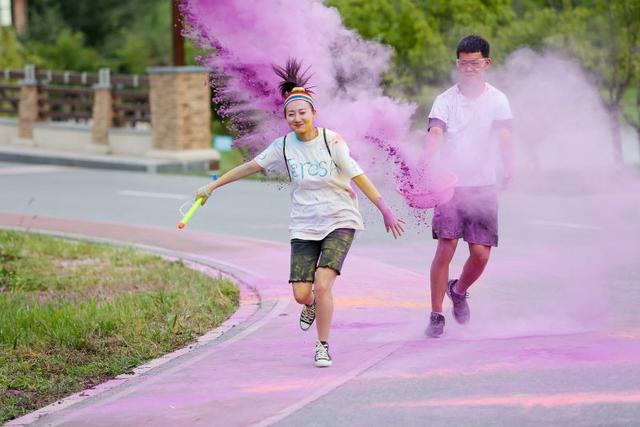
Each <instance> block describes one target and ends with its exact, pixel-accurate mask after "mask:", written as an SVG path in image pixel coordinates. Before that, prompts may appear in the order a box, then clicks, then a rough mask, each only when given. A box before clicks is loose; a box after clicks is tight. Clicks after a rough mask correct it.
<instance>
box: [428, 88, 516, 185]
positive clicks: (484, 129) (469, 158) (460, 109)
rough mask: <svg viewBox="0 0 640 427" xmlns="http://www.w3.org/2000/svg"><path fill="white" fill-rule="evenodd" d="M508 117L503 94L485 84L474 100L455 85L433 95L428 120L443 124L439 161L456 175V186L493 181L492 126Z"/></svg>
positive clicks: (506, 101) (493, 139)
mask: <svg viewBox="0 0 640 427" xmlns="http://www.w3.org/2000/svg"><path fill="white" fill-rule="evenodd" d="M512 118H513V114H512V113H511V107H510V106H509V100H508V99H507V97H506V95H505V94H504V93H502V92H501V91H499V90H498V89H496V88H495V87H493V86H491V85H490V84H488V83H485V90H484V92H482V94H481V95H480V96H478V97H477V98H475V99H470V98H467V97H466V96H464V95H463V94H462V92H461V91H460V89H459V87H458V85H455V86H453V87H451V88H449V89H447V90H446V91H445V92H443V93H441V94H440V95H439V96H438V97H437V98H436V100H435V101H434V103H433V106H432V107H431V112H430V113H429V119H430V123H432V119H437V120H440V121H441V122H443V123H444V125H445V129H444V144H443V145H442V149H441V160H442V161H443V166H444V167H445V168H447V169H449V170H450V171H451V172H453V173H455V174H456V176H457V177H458V182H457V184H456V186H458V187H471V186H485V185H494V184H495V183H496V181H497V177H496V148H497V138H496V134H495V132H494V130H495V125H496V122H498V123H500V121H508V120H510V119H512ZM430 126H431V124H430Z"/></svg>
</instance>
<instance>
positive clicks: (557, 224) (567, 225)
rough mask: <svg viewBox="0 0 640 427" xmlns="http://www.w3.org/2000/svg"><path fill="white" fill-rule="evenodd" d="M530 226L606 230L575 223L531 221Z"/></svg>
mask: <svg viewBox="0 0 640 427" xmlns="http://www.w3.org/2000/svg"><path fill="white" fill-rule="evenodd" d="M529 224H533V225H548V226H550V227H563V228H573V229H576V230H595V231H600V230H604V228H603V227H598V226H595V225H588V224H575V223H572V222H556V221H541V220H530V221H529Z"/></svg>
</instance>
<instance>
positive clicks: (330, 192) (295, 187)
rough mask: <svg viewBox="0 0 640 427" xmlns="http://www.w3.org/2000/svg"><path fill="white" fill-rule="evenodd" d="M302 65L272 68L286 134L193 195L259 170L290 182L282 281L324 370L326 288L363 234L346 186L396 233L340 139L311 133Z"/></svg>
mask: <svg viewBox="0 0 640 427" xmlns="http://www.w3.org/2000/svg"><path fill="white" fill-rule="evenodd" d="M300 67H301V64H300V63H299V62H298V61H296V60H289V61H287V64H286V66H285V67H278V66H274V71H275V72H276V74H277V75H278V76H279V77H280V78H281V79H282V81H281V83H280V85H279V89H280V93H281V95H282V97H283V99H284V118H285V120H286V121H287V124H288V125H289V128H290V129H291V132H289V133H288V134H287V135H285V136H282V137H280V138H277V139H276V140H275V141H273V142H272V143H271V145H269V146H268V147H267V148H266V149H265V150H264V151H263V152H262V153H261V154H259V155H258V156H257V157H255V158H254V159H253V160H251V161H249V162H247V163H244V164H242V165H240V166H237V167H235V168H233V169H232V170H230V171H229V172H227V173H225V174H224V175H222V176H221V177H220V178H219V179H218V180H216V181H214V182H210V183H209V184H207V185H205V186H203V187H201V188H200V189H199V190H198V192H197V194H196V197H204V198H205V201H206V200H207V199H208V198H209V197H210V196H211V194H212V193H213V192H214V191H215V190H216V189H217V188H219V187H222V186H223V185H226V184H229V183H231V182H233V181H237V180H239V179H241V178H244V177H247V176H249V175H252V174H254V173H256V172H261V171H281V172H284V173H286V174H287V175H288V177H289V179H290V181H291V188H290V193H291V223H290V226H289V232H290V238H291V270H290V275H289V283H291V285H292V288H293V296H294V298H295V300H296V301H297V302H298V303H299V304H301V305H302V312H301V314H300V328H301V329H302V330H304V331H306V330H308V329H309V328H310V327H311V325H312V324H313V322H314V321H316V318H317V321H316V328H317V333H318V340H317V342H316V346H315V356H314V364H315V366H317V367H327V366H331V364H332V360H331V356H330V355H329V333H330V329H331V319H332V315H333V297H332V293H331V292H332V288H333V284H334V282H335V280H336V278H337V277H338V276H339V275H340V271H341V269H342V265H343V263H344V260H345V258H346V256H347V253H348V251H349V248H350V247H351V243H352V242H353V238H354V235H355V232H356V230H362V229H363V228H364V226H363V222H362V215H361V214H360V212H359V210H358V199H357V196H356V194H355V192H354V191H353V189H352V188H351V181H353V182H354V183H355V184H356V186H357V187H358V188H359V189H360V190H361V191H362V192H363V193H364V194H365V195H366V196H367V197H368V198H369V200H371V202H372V203H373V204H374V205H375V206H376V207H377V208H378V209H379V210H380V213H381V214H382V217H383V220H384V226H385V228H386V230H387V232H391V233H392V234H393V237H394V238H397V237H398V236H400V235H401V234H402V233H403V232H404V229H403V224H404V221H402V220H401V219H398V218H396V216H395V215H394V213H393V212H392V211H391V209H389V207H388V206H387V205H386V204H385V202H384V200H383V199H382V197H381V195H380V193H379V192H378V190H377V189H376V187H375V186H374V185H373V184H372V182H371V181H370V180H369V178H367V176H366V175H365V174H364V172H363V171H362V169H361V168H360V166H359V165H358V163H356V162H355V161H354V160H353V159H352V158H351V156H350V154H349V147H348V146H347V143H346V142H345V141H344V139H343V138H342V137H341V136H340V135H338V134H337V133H336V132H333V131H331V130H329V129H326V128H320V127H316V126H315V124H314V120H315V117H316V108H315V104H314V99H313V96H312V92H311V91H310V90H309V89H308V87H306V85H307V82H308V80H309V78H308V77H307V76H306V73H301V72H300Z"/></svg>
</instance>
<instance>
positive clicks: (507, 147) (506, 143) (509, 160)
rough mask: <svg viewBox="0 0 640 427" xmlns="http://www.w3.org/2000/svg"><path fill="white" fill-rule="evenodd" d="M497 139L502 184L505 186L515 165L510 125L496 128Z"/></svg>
mask: <svg viewBox="0 0 640 427" xmlns="http://www.w3.org/2000/svg"><path fill="white" fill-rule="evenodd" d="M498 141H499V143H500V156H501V157H502V165H503V167H504V176H503V177H502V185H503V187H506V186H507V185H508V184H509V183H510V182H511V180H512V179H513V170H514V166H515V165H514V163H515V153H514V149H513V138H512V134H511V128H510V127H501V128H500V129H499V130H498Z"/></svg>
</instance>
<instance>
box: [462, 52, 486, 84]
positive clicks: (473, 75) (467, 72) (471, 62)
mask: <svg viewBox="0 0 640 427" xmlns="http://www.w3.org/2000/svg"><path fill="white" fill-rule="evenodd" d="M456 65H457V67H458V79H459V80H460V82H461V83H484V73H485V72H486V70H488V69H489V67H490V66H491V59H490V58H485V57H483V56H482V52H460V53H459V55H458V60H457V61H456Z"/></svg>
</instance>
